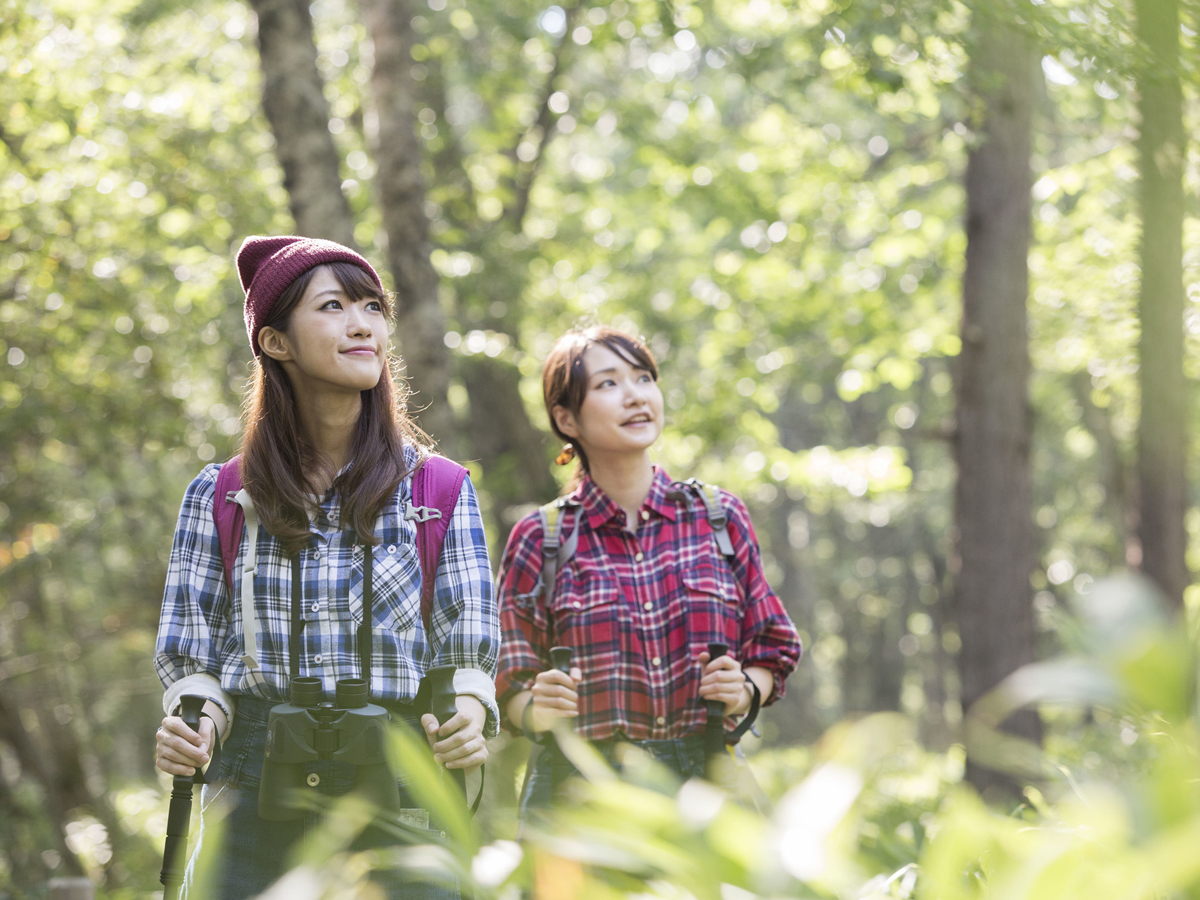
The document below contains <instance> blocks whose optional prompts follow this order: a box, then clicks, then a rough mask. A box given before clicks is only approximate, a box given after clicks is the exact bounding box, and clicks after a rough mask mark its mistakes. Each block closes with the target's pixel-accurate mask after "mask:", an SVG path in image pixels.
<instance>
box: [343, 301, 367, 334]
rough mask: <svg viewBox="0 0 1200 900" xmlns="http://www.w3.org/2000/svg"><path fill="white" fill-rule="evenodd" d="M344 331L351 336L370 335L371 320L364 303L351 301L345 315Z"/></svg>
mask: <svg viewBox="0 0 1200 900" xmlns="http://www.w3.org/2000/svg"><path fill="white" fill-rule="evenodd" d="M346 333H347V334H349V335H351V336H353V337H370V336H371V320H370V317H369V316H368V315H367V307H366V304H365V303H351V304H350V308H349V310H348V314H347V317H346Z"/></svg>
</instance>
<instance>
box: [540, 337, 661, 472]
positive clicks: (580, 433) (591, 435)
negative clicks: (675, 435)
mask: <svg viewBox="0 0 1200 900" xmlns="http://www.w3.org/2000/svg"><path fill="white" fill-rule="evenodd" d="M583 365H584V369H585V371H586V372H587V390H586V393H584V395H583V402H582V403H581V404H580V406H579V411H578V412H577V413H572V412H571V411H570V410H569V409H567V408H566V407H564V406H556V407H554V411H553V412H554V421H555V424H556V425H557V426H558V430H559V431H561V432H562V433H563V434H565V435H567V437H569V438H573V439H575V440H577V441H578V442H579V443H580V445H582V447H583V450H584V452H585V453H586V454H587V455H588V458H589V459H591V460H593V461H595V460H598V459H601V458H603V457H606V456H625V455H629V454H644V453H645V452H646V451H647V450H649V449H650V446H651V445H652V444H653V443H654V442H655V441H656V440H657V439H658V436H659V435H660V434H661V433H662V429H663V397H662V391H661V390H659V387H658V382H657V381H655V380H654V374H653V373H652V372H650V371H649V370H647V369H643V368H640V367H638V366H635V365H633V364H631V363H630V362H629V361H628V360H626V359H623V358H622V357H621V356H620V355H618V354H617V353H614V352H613V351H612V350H610V349H609V348H608V347H606V346H604V345H603V344H592V345H591V346H589V347H588V348H587V350H585V351H584V353H583Z"/></svg>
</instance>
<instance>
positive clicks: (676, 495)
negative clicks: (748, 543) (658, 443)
mask: <svg viewBox="0 0 1200 900" xmlns="http://www.w3.org/2000/svg"><path fill="white" fill-rule="evenodd" d="M672 488H673V489H672V490H671V491H669V492H668V493H667V496H669V497H671V498H672V499H674V500H687V499H689V494H691V495H694V496H696V497H698V498H699V499H700V502H701V504H702V505H703V506H704V517H705V518H706V519H708V527H709V528H711V529H712V531H713V535H714V537H716V539H717V547H718V548H719V549H720V551H721V555H722V556H724V557H725V558H727V559H728V560H729V561H730V562H733V559H734V556H735V554H734V550H733V540H732V539H731V538H730V537H729V529H728V528H727V527H726V526H727V525H728V524H729V515H728V513H726V512H725V507H724V506H723V505H722V504H721V495H720V494H719V493H718V492H717V486H716V485H715V484H705V483H704V482H703V481H701V480H700V479H698V478H689V479H688V480H687V481H677V482H675V484H674V485H672Z"/></svg>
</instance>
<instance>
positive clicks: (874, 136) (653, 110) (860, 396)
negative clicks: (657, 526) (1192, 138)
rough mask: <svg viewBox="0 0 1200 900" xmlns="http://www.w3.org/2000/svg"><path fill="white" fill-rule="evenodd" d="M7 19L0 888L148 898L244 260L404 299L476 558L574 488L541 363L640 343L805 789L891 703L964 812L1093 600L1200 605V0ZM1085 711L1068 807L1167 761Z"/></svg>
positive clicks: (663, 454)
mask: <svg viewBox="0 0 1200 900" xmlns="http://www.w3.org/2000/svg"><path fill="white" fill-rule="evenodd" d="M0 10H2V12H0V72H3V75H2V76H0V111H2V113H0V141H2V144H3V146H2V147H0V160H2V162H0V185H2V188H0V242H2V244H3V256H2V258H0V775H2V777H0V892H2V891H5V890H9V891H14V892H16V893H17V894H18V895H19V894H21V893H23V892H24V891H27V890H32V889H33V886H35V885H38V884H41V883H42V882H44V880H45V879H46V878H47V877H49V876H51V875H53V874H56V873H59V874H61V873H72V872H74V873H79V872H86V873H88V874H89V875H91V876H92V877H93V878H95V879H97V880H98V881H100V882H101V883H103V884H105V885H106V886H107V889H108V890H110V891H112V892H114V895H115V894H116V893H122V892H125V893H136V892H138V891H140V890H146V889H147V887H146V885H147V884H148V882H150V881H152V880H153V879H152V877H151V876H150V874H149V873H151V872H152V870H155V869H156V868H157V866H156V865H155V861H154V856H155V854H156V853H157V852H158V850H159V847H160V844H159V843H158V841H159V840H161V834H162V830H161V829H162V824H163V818H162V813H163V812H164V811H165V801H164V795H163V793H162V784H161V782H160V781H158V780H156V778H155V773H154V770H153V761H152V746H153V737H152V735H153V732H154V729H155V727H156V723H157V721H158V719H159V718H160V715H161V714H160V712H159V706H160V704H159V700H160V696H161V689H160V686H159V684H158V682H157V679H156V678H155V676H154V673H153V669H152V666H151V663H150V659H151V655H152V649H153V641H154V632H155V629H156V624H157V615H158V609H159V604H160V599H161V590H162V583H163V577H164V571H165V565H166V559H167V553H168V550H169V542H170V537H169V536H170V534H171V531H172V527H173V523H174V518H175V515H176V512H177V509H178V501H179V498H180V497H181V495H182V491H183V488H184V486H185V485H186V484H187V482H188V481H189V480H190V478H191V477H192V476H193V475H194V474H195V473H196V471H197V470H198V469H199V467H200V466H202V465H203V464H205V463H207V462H211V461H214V460H222V459H225V458H227V457H228V456H229V455H231V454H232V453H234V452H236V447H237V440H238V434H239V427H240V426H239V418H238V417H239V409H240V403H241V397H242V392H243V388H244V385H245V384H246V380H247V377H248V375H249V372H250V368H249V363H250V354H249V349H248V347H247V346H246V341H245V339H244V327H243V324H242V316H241V305H242V296H243V295H242V292H241V290H240V288H239V285H238V281H237V277H236V272H235V269H234V267H233V265H232V255H233V253H234V251H235V250H236V248H237V246H238V245H239V244H240V242H241V240H242V238H243V237H244V236H246V235H248V234H280V233H293V232H296V233H303V234H309V235H316V236H324V237H329V238H333V239H336V240H339V241H342V242H343V243H347V244H351V245H354V246H357V247H358V248H360V249H361V250H362V251H363V252H364V253H365V254H366V255H367V256H368V258H370V259H371V260H372V261H373V262H374V263H375V264H376V266H377V267H378V268H379V270H380V272H381V273H384V279H385V282H386V283H387V284H388V286H389V287H390V288H392V289H394V290H396V292H397V299H398V316H397V328H396V332H395V341H396V344H397V347H398V349H399V351H400V353H401V354H403V356H404V359H405V362H406V365H407V374H408V376H409V378H410V380H411V383H412V386H413V388H414V391H415V394H414V397H413V405H414V408H416V409H418V410H420V413H419V417H420V422H421V423H422V424H423V425H424V427H425V428H426V429H427V430H428V431H429V432H430V433H431V434H432V435H433V436H434V437H435V438H436V439H437V440H438V441H439V443H440V446H441V448H442V451H443V452H445V453H446V454H447V455H449V456H452V457H454V458H457V459H460V460H463V461H464V462H466V463H468V464H469V465H470V467H471V471H472V475H473V477H474V479H475V483H476V485H477V486H478V487H479V489H480V496H481V500H482V503H483V507H484V511H485V516H486V519H487V524H488V528H489V540H490V541H491V546H492V547H493V551H494V553H493V555H494V556H495V557H498V556H499V550H500V548H501V547H502V546H503V542H504V539H505V537H506V534H507V531H508V529H509V528H510V527H511V525H512V524H513V523H514V522H515V521H516V520H517V518H519V517H520V516H521V515H522V514H524V513H525V512H527V511H528V510H529V509H531V508H533V506H535V505H536V504H539V503H542V502H545V501H547V500H549V499H551V498H552V497H553V496H555V495H556V493H557V492H558V490H559V485H560V483H561V482H562V480H563V478H564V476H565V474H566V473H565V472H564V471H554V469H553V466H552V465H551V459H552V458H553V456H554V455H555V452H556V449H557V448H556V447H554V446H552V442H551V440H550V436H549V432H548V429H547V428H546V425H545V421H544V413H543V412H542V410H541V403H540V385H539V380H538V372H539V364H540V360H541V359H542V358H543V356H544V354H545V353H546V351H547V350H548V348H549V346H550V344H551V342H552V341H553V339H554V338H555V336H556V335H558V334H560V333H561V332H562V331H563V330H565V329H566V328H568V327H570V326H571V325H573V324H575V323H577V322H579V321H581V320H583V321H604V322H610V323H612V324H615V325H616V326H618V327H620V328H624V329H627V330H629V331H630V332H632V333H638V334H642V335H644V336H645V337H646V339H647V340H648V342H649V343H650V345H651V347H652V348H653V349H654V350H655V352H656V353H657V354H658V356H659V358H660V361H661V363H662V368H663V378H662V385H663V389H664V393H665V396H666V402H667V408H668V414H669V416H668V417H669V424H668V428H667V431H666V433H665V435H664V437H663V439H662V440H661V442H660V445H659V449H658V459H659V461H660V462H661V463H662V464H663V465H664V466H665V467H666V468H667V469H668V470H669V471H670V472H671V473H672V474H673V475H675V476H676V477H681V478H682V477H689V476H697V477H699V478H701V479H703V480H705V481H710V482H713V483H716V484H719V485H721V486H722V487H725V488H727V489H729V490H732V491H735V492H737V493H738V494H740V495H741V496H743V497H744V498H745V499H746V501H747V503H748V504H749V506H750V509H751V512H752V514H753V517H754V521H755V523H756V525H757V528H758V534H759V538H760V541H761V543H762V547H763V553H764V560H765V564H766V568H767V574H768V577H769V579H770V581H771V583H772V584H773V585H774V586H775V588H776V590H777V591H778V593H779V594H780V596H781V597H782V598H783V599H784V602H785V603H786V605H787V608H788V610H789V611H790V613H791V615H792V617H793V619H794V620H795V621H796V623H797V625H798V627H799V628H800V630H801V635H802V638H803V641H804V646H805V651H806V652H805V658H804V660H803V662H802V664H801V666H800V668H799V670H798V671H797V673H796V675H795V676H794V677H793V678H792V680H791V682H790V684H789V688H788V694H787V697H786V698H785V699H784V700H782V701H781V702H780V703H779V704H777V705H776V706H773V707H772V708H770V709H769V710H768V711H766V712H764V714H763V717H762V731H763V737H762V742H761V744H762V746H761V748H759V747H757V746H756V747H752V748H751V749H752V751H753V750H755V749H759V750H760V751H761V754H762V758H763V759H764V760H768V759H770V760H773V762H771V763H770V764H769V765H768V764H767V763H764V768H765V770H769V771H770V772H772V773H774V775H773V776H772V777H775V778H776V781H777V782H778V783H775V784H774V787H773V788H772V790H774V791H775V793H780V792H782V791H783V790H784V789H785V788H786V786H787V785H788V784H790V783H792V782H794V781H797V780H798V779H799V778H800V777H801V776H802V775H803V774H804V773H805V772H807V771H809V769H810V768H811V766H812V765H813V761H814V759H816V757H815V756H814V755H813V752H810V751H809V750H807V749H805V748H807V747H809V746H811V745H812V744H813V742H814V741H816V740H817V739H818V738H819V737H820V736H821V735H822V734H823V733H825V732H826V730H827V729H829V728H830V727H832V726H834V725H835V723H838V722H839V721H842V720H844V719H855V718H857V717H859V716H861V715H862V714H864V713H877V712H887V711H891V712H894V713H897V714H898V715H899V717H900V718H901V719H903V720H905V721H907V722H909V723H910V724H911V726H912V731H911V733H910V736H909V737H908V738H906V739H905V740H906V741H907V743H905V747H907V748H908V750H906V752H912V753H916V754H917V755H916V757H913V758H914V759H917V760H918V762H913V763H912V766H913V768H914V771H915V770H916V769H918V768H920V767H921V766H925V767H926V769H927V770H929V771H935V772H936V775H934V776H931V777H932V778H933V782H934V786H933V787H932V788H931V789H930V793H929V796H928V797H926V798H925V800H923V801H922V802H923V803H925V804H926V806H928V807H929V808H930V809H936V808H937V804H938V803H939V802H940V799H939V798H941V797H942V796H943V794H944V793H945V791H947V790H948V789H949V788H948V787H947V786H948V785H952V784H953V783H954V782H956V781H958V780H959V779H960V778H961V777H962V776H963V769H964V766H963V761H964V751H963V748H964V746H965V745H966V741H967V736H966V729H965V727H964V713H963V710H964V708H966V707H969V706H970V705H971V703H972V702H973V701H974V700H976V699H977V698H979V697H980V696H982V695H983V694H984V693H985V692H986V691H988V690H990V689H991V688H993V687H994V686H995V685H996V684H998V683H999V682H1000V681H1001V679H1002V678H1003V677H1004V676H1006V675H1008V674H1010V673H1011V672H1013V671H1014V670H1016V669H1018V668H1019V667H1020V666H1022V665H1024V664H1027V663H1032V662H1034V661H1036V660H1043V659H1049V658H1052V657H1055V656H1056V655H1057V654H1060V653H1062V652H1065V651H1067V650H1070V649H1071V648H1072V643H1071V641H1072V638H1071V635H1073V634H1077V633H1078V629H1077V628H1076V627H1075V625H1073V624H1072V623H1073V622H1075V621H1076V620H1075V619H1074V618H1073V617H1072V615H1071V614H1070V613H1069V612H1068V611H1067V609H1068V607H1069V605H1070V603H1071V602H1073V601H1074V600H1075V599H1077V598H1082V600H1083V601H1084V603H1085V605H1086V598H1087V597H1088V595H1089V593H1090V592H1091V591H1092V590H1093V588H1094V586H1095V585H1096V584H1097V582H1098V580H1099V579H1101V578H1103V577H1104V576H1107V575H1110V574H1112V573H1115V572H1120V571H1124V570H1125V569H1127V568H1133V569H1138V568H1142V569H1144V570H1145V571H1146V573H1147V574H1148V575H1150V576H1151V578H1152V579H1153V580H1154V581H1155V582H1156V583H1157V584H1158V585H1159V586H1160V587H1161V589H1162V591H1163V596H1164V597H1165V608H1166V609H1168V610H1171V609H1174V610H1176V611H1179V610H1182V609H1188V610H1190V609H1193V608H1194V607H1195V606H1196V605H1197V601H1200V594H1198V593H1197V592H1196V589H1195V588H1194V587H1191V586H1190V576H1189V574H1188V573H1189V572H1191V571H1194V570H1195V569H1196V567H1197V565H1198V564H1200V559H1197V556H1196V554H1197V552H1200V544H1198V543H1197V538H1198V537H1200V508H1197V505H1196V497H1195V492H1194V491H1189V490H1188V484H1190V483H1191V481H1193V480H1194V479H1193V478H1192V476H1193V475H1194V468H1195V466H1194V462H1192V461H1194V460H1195V458H1196V455H1195V454H1194V453H1193V452H1191V449H1192V448H1193V445H1194V442H1195V439H1196V437H1195V433H1194V431H1193V432H1191V433H1190V434H1189V432H1188V431H1187V429H1186V424H1187V423H1189V422H1191V421H1194V419H1195V402H1196V400H1195V395H1194V392H1190V391H1189V390H1188V389H1187V387H1186V386H1187V384H1188V383H1190V381H1191V380H1192V379H1194V378H1195V376H1196V374H1197V371H1196V369H1197V364H1196V360H1197V358H1200V357H1197V354H1196V353H1195V352H1194V351H1195V349H1196V340H1197V335H1200V308H1198V307H1197V301H1200V272H1198V269H1200V254H1198V253H1197V251H1196V249H1195V247H1196V240H1195V238H1196V229H1197V204H1196V196H1197V192H1196V188H1197V183H1198V174H1200V173H1198V171H1197V163H1198V159H1200V157H1198V155H1197V152H1196V149H1195V147H1194V146H1189V144H1188V141H1187V138H1186V136H1187V135H1189V134H1190V133H1192V132H1193V131H1194V129H1195V126H1196V120H1197V104H1196V90H1195V86H1196V71H1195V66H1194V63H1195V59H1196V58H1197V57H1196V54H1195V50H1196V42H1195V34H1196V27H1197V12H1198V10H1197V7H1196V5H1195V3H1194V2H1175V0H1139V2H1136V3H1129V2H1125V0H1078V2H1076V0H1053V2H1032V3H1024V2H1012V3H980V4H978V5H964V4H962V3H958V2H952V0H913V2H899V0H855V2H841V0H801V2H779V0H747V2H736V0H697V2H690V0H677V2H665V0H663V2H660V0H611V2H595V3H580V4H567V5H564V6H553V5H548V4H544V3H541V4H539V3H534V2H528V0H496V2H477V0H359V2H358V3H353V2H343V0H315V2H313V3H312V4H311V5H308V4H305V3H302V2H296V0H252V2H250V3H249V4H248V5H247V4H245V3H240V2H217V0H204V2H200V3H192V4H181V3H178V2H174V0H143V2H137V0H109V2H106V3H100V2H96V0H71V2H59V0H32V2H21V0H5V2H4V3H3V5H2V7H0ZM1143 223H1145V225H1143ZM1143 231H1145V234H1144V235H1143ZM1184 248H1187V250H1186V252H1184ZM1141 398H1146V401H1145V402H1143V400H1142V399H1141ZM1189 442H1190V443H1189ZM1189 684H1190V682H1189ZM1185 694H1187V696H1189V697H1190V696H1191V694H1190V688H1188V689H1187V690H1185ZM1085 706H1086V707H1087V708H1086V709H1083V710H1082V711H1080V710H1079V709H1076V708H1073V707H1072V708H1065V707H1063V708H1059V707H1045V708H1043V710H1042V714H1041V716H1040V717H1039V716H1036V715H1034V714H1032V713H1029V712H1026V713H1023V714H1018V715H1017V716H1016V717H1015V718H1013V719H1011V720H1010V726H1009V727H1010V730H1011V731H1013V732H1014V733H1016V734H1020V735H1022V736H1024V737H1026V738H1032V739H1034V740H1035V741H1038V742H1042V743H1043V745H1044V746H1045V748H1046V751H1047V752H1048V753H1050V754H1052V756H1053V759H1054V765H1055V766H1057V767H1058V768H1059V769H1061V770H1063V771H1069V772H1070V773H1072V777H1073V778H1075V779H1076V780H1086V779H1088V778H1097V779H1099V778H1105V777H1107V778H1111V779H1113V780H1119V779H1120V778H1121V777H1123V775H1122V773H1127V772H1128V771H1130V769H1129V768H1128V767H1130V766H1134V767H1136V766H1138V765H1143V764H1144V762H1145V756H1146V754H1145V753H1144V752H1143V748H1144V747H1145V746H1146V743H1147V741H1144V740H1143V741H1141V743H1140V744H1139V739H1140V737H1141V736H1144V735H1145V734H1146V733H1147V730H1146V728H1144V727H1143V725H1144V721H1148V720H1143V719H1139V718H1137V716H1135V715H1133V714H1132V713H1130V714H1128V715H1127V714H1125V713H1124V712H1123V710H1122V708H1121V706H1120V704H1115V703H1114V704H1108V705H1103V704H1101V705H1096V704H1094V703H1089V704H1085ZM1182 708H1183V709H1184V712H1183V713H1181V721H1185V720H1190V706H1189V705H1187V704H1186V703H1184V705H1183V707H1182ZM1141 712H1142V713H1147V708H1146V707H1145V706H1143V708H1142V710H1141ZM1149 712H1150V713H1153V712H1155V709H1154V708H1153V704H1151V708H1149ZM1022 716H1024V717H1023V718H1022ZM1150 730H1151V731H1152V730H1153V728H1150ZM914 748H915V749H914ZM525 750H526V748H525V746H524V745H523V743H522V742H519V741H506V740H505V739H503V738H502V739H500V740H499V741H498V742H497V744H496V745H495V747H494V750H493V753H494V760H495V762H494V765H495V766H496V767H497V768H498V770H499V771H500V772H501V773H502V774H501V776H500V777H498V778H495V779H493V780H492V782H491V787H490V789H489V795H488V806H487V807H486V809H487V810H489V811H488V813H487V815H488V816H489V817H490V819H489V820H488V821H491V822H492V823H493V827H494V828H495V829H496V832H497V833H501V834H502V833H505V832H506V829H508V830H509V831H511V822H512V808H513V803H514V797H515V787H514V784H515V774H517V773H519V769H520V766H521V765H522V764H523V758H524V753H525ZM772 754H773V755H772ZM818 755H819V754H818ZM906 758H907V757H906ZM966 770H967V776H968V778H969V780H970V781H971V782H972V783H974V784H975V785H976V786H977V787H979V788H980V789H981V790H984V791H985V793H986V792H988V791H993V792H995V793H991V794H986V795H987V796H990V797H993V798H999V799H1000V800H1001V801H1003V798H1004V797H1005V796H1013V795H1012V794H1011V791H1010V792H1009V793H1008V794H1006V793H1005V791H1006V785H1007V789H1011V787H1012V781H1011V779H1005V778H1000V777H997V776H993V775H989V774H988V772H989V771H990V770H986V769H983V768H980V767H976V766H974V763H970V762H969V763H968V765H967V766H966ZM1043 774H1044V773H1043ZM1016 796H1017V797H1020V796H1021V795H1020V794H1017V795H1016ZM1024 796H1025V797H1026V798H1028V797H1029V796H1031V795H1030V794H1029V793H1028V791H1026V793H1025V795H1024ZM1039 796H1040V795H1039ZM1198 808H1200V807H1198ZM918 812H919V810H918ZM914 815H915V814H914ZM906 821H907V820H906ZM919 821H920V823H923V824H925V823H926V820H925V819H923V818H922V819H920V820H919ZM902 824H903V823H902ZM923 824H922V825H919V826H918V827H917V830H916V832H915V833H914V831H913V828H912V827H910V828H909V829H908V831H907V832H905V831H903V830H901V831H897V832H896V834H898V835H900V837H899V838H897V840H899V842H900V843H901V844H905V846H909V845H911V848H910V850H905V851H904V852H903V853H901V852H899V851H896V853H899V856H897V857H896V859H897V860H899V861H902V859H903V858H904V854H905V853H909V854H910V855H911V856H912V858H916V857H917V855H919V853H920V852H921V847H922V834H921V829H922V827H923ZM876 831H878V829H876ZM863 833H864V834H866V833H869V829H867V831H864V832H863ZM893 855H895V853H893ZM910 888H911V885H910Z"/></svg>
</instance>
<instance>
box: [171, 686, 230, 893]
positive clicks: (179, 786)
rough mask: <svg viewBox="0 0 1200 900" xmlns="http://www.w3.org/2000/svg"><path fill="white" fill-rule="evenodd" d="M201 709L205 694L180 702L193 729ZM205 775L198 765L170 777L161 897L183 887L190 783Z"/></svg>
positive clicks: (202, 780) (197, 727) (200, 781)
mask: <svg viewBox="0 0 1200 900" xmlns="http://www.w3.org/2000/svg"><path fill="white" fill-rule="evenodd" d="M202 709H204V698H203V697H195V696H192V695H191V694H189V695H187V696H185V697H184V698H183V700H182V702H181V704H180V711H179V715H180V718H182V719H183V723H184V724H185V725H187V727H188V728H190V729H192V731H195V732H199V731H200V711H201V710H202ZM216 753H217V751H216V749H215V748H214V749H213V750H212V752H211V753H209V765H210V767H211V764H212V760H213V759H215V758H216ZM204 783H205V775H204V773H203V772H201V771H200V768H199V767H197V768H196V771H195V772H194V773H192V774H191V775H176V776H175V777H174V779H172V781H171V806H170V808H169V810H168V812H167V840H166V843H165V844H164V846H163V865H162V871H161V872H159V874H158V880H159V881H160V882H162V886H163V900H176V898H177V897H178V896H179V890H180V888H181V887H183V873H184V869H185V867H186V865H187V844H188V829H189V827H190V825H191V820H192V786H193V785H196V784H204Z"/></svg>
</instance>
